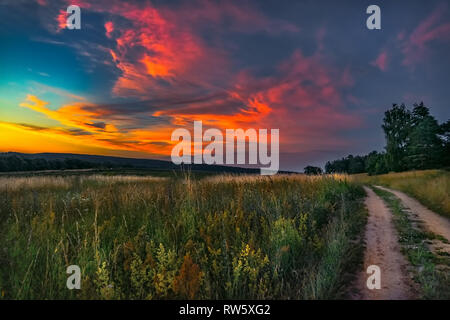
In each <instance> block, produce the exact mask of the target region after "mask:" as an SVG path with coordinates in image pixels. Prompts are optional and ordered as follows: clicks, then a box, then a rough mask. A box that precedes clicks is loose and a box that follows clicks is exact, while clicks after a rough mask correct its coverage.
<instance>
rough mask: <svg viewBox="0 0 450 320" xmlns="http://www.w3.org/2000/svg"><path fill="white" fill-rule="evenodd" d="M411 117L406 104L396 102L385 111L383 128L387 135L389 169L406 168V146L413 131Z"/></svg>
mask: <svg viewBox="0 0 450 320" xmlns="http://www.w3.org/2000/svg"><path fill="white" fill-rule="evenodd" d="M411 119H412V117H411V112H410V111H409V110H407V109H406V107H405V105H404V104H402V105H400V106H399V105H398V104H394V105H393V106H392V108H391V109H390V110H388V111H386V112H385V113H384V119H383V125H382V128H383V130H384V134H385V137H386V162H387V165H388V168H389V170H393V171H402V170H405V169H406V159H405V158H406V147H407V144H408V138H409V134H410V131H411Z"/></svg>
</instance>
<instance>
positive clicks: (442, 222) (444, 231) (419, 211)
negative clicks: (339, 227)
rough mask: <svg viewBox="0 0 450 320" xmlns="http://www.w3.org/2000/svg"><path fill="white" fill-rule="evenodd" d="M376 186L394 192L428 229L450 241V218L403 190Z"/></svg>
mask: <svg viewBox="0 0 450 320" xmlns="http://www.w3.org/2000/svg"><path fill="white" fill-rule="evenodd" d="M375 187H377V188H379V189H381V190H384V191H388V192H391V193H393V194H394V195H395V196H396V197H397V198H399V199H400V200H401V201H402V203H403V205H404V206H405V207H407V208H409V210H411V212H412V213H414V214H415V215H417V217H418V218H419V219H420V220H421V222H422V223H423V224H424V226H425V228H426V229H427V230H428V231H431V232H433V233H435V234H438V235H441V236H443V237H444V238H446V239H447V240H448V241H450V220H449V219H447V218H445V217H443V216H440V215H438V214H437V213H434V212H433V211H431V210H429V209H428V208H426V207H425V206H423V205H422V204H421V203H420V202H419V201H417V200H416V199H414V198H411V197H410V196H408V195H406V194H405V193H403V192H401V191H397V190H392V189H389V188H386V187H382V186H375Z"/></svg>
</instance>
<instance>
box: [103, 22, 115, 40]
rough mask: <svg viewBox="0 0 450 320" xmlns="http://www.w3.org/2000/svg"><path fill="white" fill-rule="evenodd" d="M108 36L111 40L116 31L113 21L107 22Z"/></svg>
mask: <svg viewBox="0 0 450 320" xmlns="http://www.w3.org/2000/svg"><path fill="white" fill-rule="evenodd" d="M105 30H106V36H107V37H108V38H111V33H112V32H113V31H114V23H112V22H111V21H107V22H106V23H105Z"/></svg>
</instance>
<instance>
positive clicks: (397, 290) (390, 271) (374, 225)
mask: <svg viewBox="0 0 450 320" xmlns="http://www.w3.org/2000/svg"><path fill="white" fill-rule="evenodd" d="M364 189H365V190H366V193H367V198H366V200H365V203H366V206H367V209H368V210H369V217H368V221H367V227H366V233H365V242H366V251H365V254H364V266H363V270H362V271H361V272H360V274H359V275H358V277H357V279H356V282H355V290H354V291H355V293H354V294H352V298H353V299H358V300H361V299H362V300H406V299H414V298H416V290H415V288H414V284H413V281H412V279H411V276H410V274H409V272H408V263H407V261H406V259H405V257H404V256H403V255H402V254H401V252H400V245H399V243H398V236H397V232H396V230H395V228H394V225H393V222H392V213H391V212H390V211H389V209H388V208H387V207H386V205H385V203H384V202H383V200H382V199H381V198H380V197H378V196H377V195H376V194H375V192H373V190H372V189H370V188H367V187H364ZM370 265H376V266H378V267H379V268H380V271H381V289H372V290H370V289H368V287H367V279H368V277H369V276H370V274H368V273H367V268H368V267H369V266H370Z"/></svg>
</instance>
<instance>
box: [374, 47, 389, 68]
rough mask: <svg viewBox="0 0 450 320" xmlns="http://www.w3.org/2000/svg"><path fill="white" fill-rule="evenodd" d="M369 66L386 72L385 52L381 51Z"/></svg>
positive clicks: (386, 58)
mask: <svg viewBox="0 0 450 320" xmlns="http://www.w3.org/2000/svg"><path fill="white" fill-rule="evenodd" d="M371 65H373V66H375V67H378V69H380V70H381V71H386V70H387V66H388V53H387V51H386V50H384V51H382V52H381V53H380V54H379V55H378V57H377V58H376V59H375V61H372V63H371Z"/></svg>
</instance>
